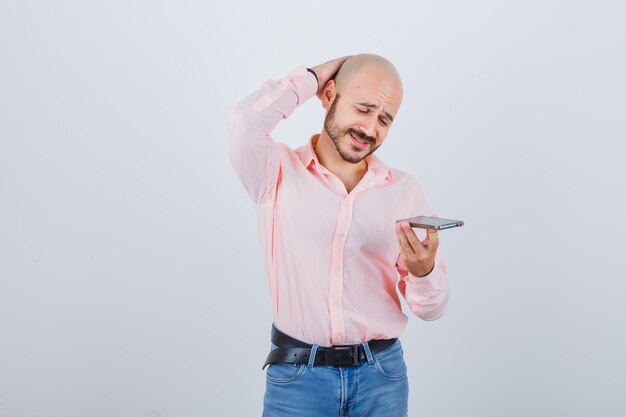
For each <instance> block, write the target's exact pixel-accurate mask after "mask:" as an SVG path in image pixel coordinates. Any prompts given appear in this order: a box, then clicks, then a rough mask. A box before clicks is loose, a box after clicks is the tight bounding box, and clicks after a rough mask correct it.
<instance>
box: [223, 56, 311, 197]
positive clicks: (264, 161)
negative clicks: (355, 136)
mask: <svg viewBox="0 0 626 417" xmlns="http://www.w3.org/2000/svg"><path fill="white" fill-rule="evenodd" d="M316 92H317V79H316V78H315V75H313V74H312V73H311V72H309V71H307V68H306V66H304V65H300V66H298V67H296V68H295V69H293V70H292V71H291V72H290V73H289V75H287V76H285V77H283V78H281V79H279V80H278V81H274V80H267V81H265V82H263V83H262V84H261V86H260V88H259V89H257V90H256V91H254V92H252V93H251V94H249V95H248V96H246V97H244V98H243V99H242V100H241V101H239V102H238V103H237V104H236V105H235V106H234V107H233V108H231V109H230V111H229V112H228V119H227V125H228V133H229V155H230V161H231V164H232V166H233V168H234V170H235V173H236V174H237V177H238V178H239V180H240V181H241V183H242V184H243V186H244V188H245V189H246V192H247V193H248V195H249V196H250V198H251V199H252V201H253V202H254V203H255V204H257V205H259V204H265V203H268V202H271V201H273V199H274V198H275V195H276V186H277V182H278V178H279V174H280V158H279V155H278V151H277V148H276V143H275V142H274V140H273V139H272V136H271V132H272V130H273V129H274V128H275V127H276V125H277V124H278V122H280V121H281V120H282V119H287V118H288V117H289V116H290V115H291V114H292V113H293V111H294V110H295V108H296V107H297V106H299V105H301V104H302V103H304V102H305V101H306V100H308V99H309V98H310V97H312V96H313V95H315V93H316Z"/></svg>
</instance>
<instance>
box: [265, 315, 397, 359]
mask: <svg viewBox="0 0 626 417" xmlns="http://www.w3.org/2000/svg"><path fill="white" fill-rule="evenodd" d="M397 339H398V338H397V337H394V338H393V339H374V340H369V341H368V342H367V344H368V346H369V348H370V351H371V353H372V355H373V354H375V353H377V352H380V351H381V350H383V349H385V348H386V347H389V346H391V345H392V344H394V342H395V341H396V340H397ZM272 343H273V344H275V345H276V346H278V348H277V349H273V350H272V351H271V352H270V353H269V354H268V355H267V359H266V360H265V364H263V368H261V369H265V367H266V366H267V365H269V364H270V363H277V362H289V363H293V364H297V363H307V364H308V363H309V355H310V354H311V348H312V347H313V345H311V344H309V343H306V342H303V341H301V340H298V339H294V338H293V337H291V336H289V335H286V334H285V333H283V332H281V331H280V330H278V329H277V328H276V326H274V325H272ZM364 360H367V355H366V354H365V350H364V349H363V345H361V344H358V345H333V346H329V347H325V346H319V347H318V348H317V352H316V354H315V361H314V363H313V365H314V366H317V365H332V366H354V365H359V364H360V363H361V361H364Z"/></svg>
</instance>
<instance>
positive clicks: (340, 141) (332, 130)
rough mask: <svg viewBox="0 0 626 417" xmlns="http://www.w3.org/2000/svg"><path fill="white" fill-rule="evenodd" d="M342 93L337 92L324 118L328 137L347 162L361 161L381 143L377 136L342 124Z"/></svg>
mask: <svg viewBox="0 0 626 417" xmlns="http://www.w3.org/2000/svg"><path fill="white" fill-rule="evenodd" d="M340 97H341V96H340V95H339V94H337V95H336V97H335V100H334V101H333V103H332V104H331V105H330V109H329V110H328V113H327V114H326V118H325V119H324V130H325V131H326V134H327V135H328V137H329V138H330V139H331V140H332V141H333V143H334V144H335V148H336V149H337V153H339V155H340V156H341V158H342V159H343V160H345V161H347V162H351V163H354V164H356V163H359V162H361V161H362V160H363V159H364V158H365V157H366V156H368V155H370V154H371V153H373V152H374V151H375V150H376V149H378V147H379V146H380V145H381V143H378V144H377V143H376V138H373V137H371V136H367V135H366V134H364V133H363V132H361V131H359V130H357V129H355V128H352V127H350V126H344V125H341V124H340V122H338V121H337V120H336V119H337V115H338V113H337V111H336V110H337V105H338V104H339V99H340Z"/></svg>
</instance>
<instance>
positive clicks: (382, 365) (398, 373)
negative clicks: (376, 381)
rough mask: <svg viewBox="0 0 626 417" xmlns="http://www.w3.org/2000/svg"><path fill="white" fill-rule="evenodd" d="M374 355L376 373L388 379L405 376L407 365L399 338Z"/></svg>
mask: <svg viewBox="0 0 626 417" xmlns="http://www.w3.org/2000/svg"><path fill="white" fill-rule="evenodd" d="M373 356H374V363H375V365H376V369H377V370H378V373H379V374H381V375H382V376H384V377H385V378H388V379H400V378H403V377H404V376H406V373H407V366H406V362H405V361H404V352H403V350H402V345H401V344H400V339H398V340H397V341H396V343H394V344H393V345H391V346H390V347H388V348H386V349H383V350H382V351H380V352H378V353H376V354H374V355H373Z"/></svg>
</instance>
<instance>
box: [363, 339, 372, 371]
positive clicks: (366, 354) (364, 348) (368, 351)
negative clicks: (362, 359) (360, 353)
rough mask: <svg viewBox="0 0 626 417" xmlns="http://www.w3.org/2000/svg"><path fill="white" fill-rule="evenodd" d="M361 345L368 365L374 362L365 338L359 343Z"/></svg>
mask: <svg viewBox="0 0 626 417" xmlns="http://www.w3.org/2000/svg"><path fill="white" fill-rule="evenodd" d="M361 345H363V350H364V351H365V356H367V363H369V364H370V365H371V364H373V363H374V357H373V356H372V352H371V351H370V345H369V343H367V340H366V341H365V342H363V343H361Z"/></svg>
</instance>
